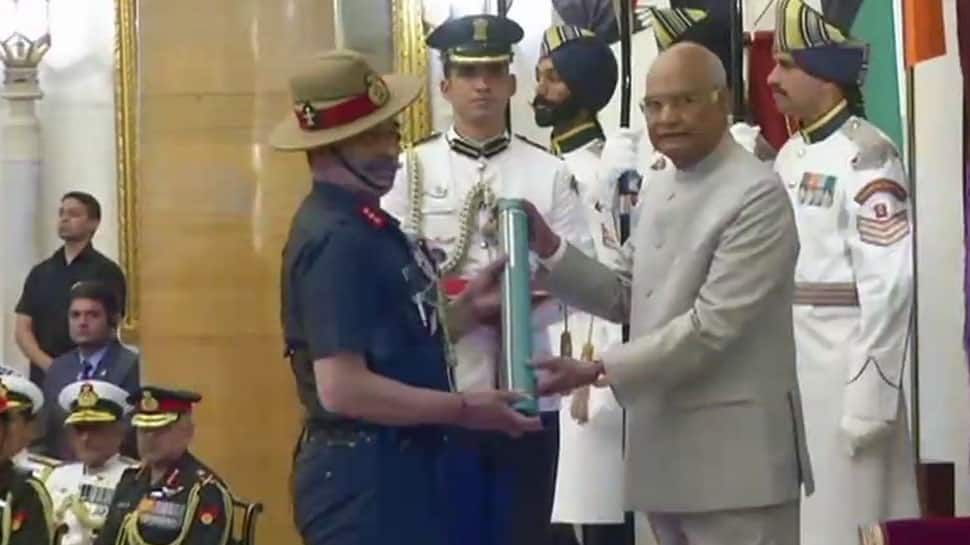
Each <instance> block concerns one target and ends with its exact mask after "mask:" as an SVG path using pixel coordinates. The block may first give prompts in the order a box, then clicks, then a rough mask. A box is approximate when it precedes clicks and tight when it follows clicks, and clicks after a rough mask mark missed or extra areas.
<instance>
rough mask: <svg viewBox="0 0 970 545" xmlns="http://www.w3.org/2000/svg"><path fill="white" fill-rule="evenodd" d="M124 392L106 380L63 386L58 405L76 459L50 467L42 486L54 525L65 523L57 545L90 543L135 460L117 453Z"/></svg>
mask: <svg viewBox="0 0 970 545" xmlns="http://www.w3.org/2000/svg"><path fill="white" fill-rule="evenodd" d="M127 397H128V392H126V391H125V390H123V389H121V388H119V387H118V386H115V385H114V384H111V383H109V382H104V381H99V380H90V381H80V382H75V383H72V384H69V385H67V386H66V387H65V388H64V389H63V390H62V391H61V393H60V395H59V396H58V404H59V405H60V406H61V408H62V409H63V410H64V412H65V414H66V415H67V418H66V419H65V421H64V424H65V426H67V427H68V430H69V437H70V439H71V442H72V443H73V447H74V452H76V453H77V455H78V459H79V460H80V461H78V462H73V463H69V464H63V465H61V466H59V467H57V468H55V469H54V470H53V471H52V472H51V474H50V477H48V479H47V481H46V482H45V483H44V484H45V485H46V486H47V490H48V491H49V492H50V495H51V501H52V504H53V507H54V521H55V522H56V523H58V524H66V525H67V533H66V534H65V535H64V536H63V537H62V538H61V543H60V544H59V545H91V544H92V543H94V540H95V538H96V537H97V534H98V532H100V530H101V527H102V526H103V525H104V520H105V517H106V516H107V514H108V507H109V506H110V505H111V498H112V497H113V496H114V492H115V487H116V486H117V485H118V481H119V480H121V475H122V473H124V471H125V470H126V469H129V468H131V467H134V466H135V465H137V462H136V461H135V460H132V459H130V458H125V457H124V456H121V455H120V454H119V450H120V449H121V442H122V440H124V437H125V433H126V430H127V423H126V422H125V416H126V415H127V413H128V411H129V408H130V407H129V405H128V403H127V402H126V398H127Z"/></svg>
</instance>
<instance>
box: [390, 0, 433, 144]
mask: <svg viewBox="0 0 970 545" xmlns="http://www.w3.org/2000/svg"><path fill="white" fill-rule="evenodd" d="M392 9H393V10H394V11H393V14H392V17H391V20H392V21H393V25H394V28H393V29H392V32H393V33H394V71H395V72H400V73H402V74H413V75H416V76H418V77H421V78H424V79H425V80H427V77H428V47H427V46H426V45H425V44H424V20H423V16H422V15H423V10H422V0H394V3H393V7H392ZM400 121H401V134H402V138H403V141H404V144H405V145H408V144H412V143H414V142H418V141H420V140H423V139H424V138H425V137H427V136H428V135H429V134H431V102H430V100H429V98H428V90H427V85H425V89H424V91H422V92H421V96H420V97H418V100H416V101H415V102H414V104H412V105H411V107H410V108H408V109H407V110H405V111H404V113H402V114H401V118H400Z"/></svg>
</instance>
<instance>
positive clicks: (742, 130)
mask: <svg viewBox="0 0 970 545" xmlns="http://www.w3.org/2000/svg"><path fill="white" fill-rule="evenodd" d="M648 9H649V11H650V17H651V20H652V21H653V24H652V26H653V33H654V36H655V37H656V40H657V51H658V52H661V53H662V52H664V51H666V50H667V49H669V48H671V47H672V46H674V45H676V44H679V43H693V44H697V45H700V46H702V47H704V48H705V49H707V50H708V51H710V52H711V53H713V54H714V55H716V56H717V58H718V60H719V61H720V62H721V64H722V65H723V66H724V70H725V71H726V72H728V73H730V72H731V65H732V58H731V23H730V21H728V20H727V19H726V18H725V17H724V15H723V14H720V13H718V12H717V10H702V9H695V8H669V9H667V8H663V9H662V8H654V7H651V8H648ZM741 84H742V85H743V84H744V83H743V82H742V83H741ZM726 93H727V94H728V97H727V100H728V103H729V104H730V89H728V90H726ZM709 98H710V97H708V96H703V93H702V94H701V95H697V96H681V97H677V98H676V99H675V100H678V101H682V102H684V103H685V104H684V105H690V103H693V102H696V101H704V100H706V99H709ZM639 105H640V111H641V112H643V114H644V115H646V114H647V113H648V111H647V110H648V109H649V108H650V107H651V106H654V107H655V106H656V105H655V104H654V105H650V104H648V103H647V101H646V100H641V101H640V104H639ZM731 114H732V119H733V120H734V122H733V123H732V124H731V125H730V128H729V130H730V132H731V136H732V137H733V138H734V140H735V141H737V142H738V143H739V144H741V146H743V147H744V148H745V149H746V150H748V151H750V152H752V153H754V154H755V156H757V157H758V159H760V160H762V161H771V160H773V159H774V157H775V155H776V150H775V149H774V148H772V147H771V144H769V143H768V141H767V140H765V139H764V137H763V136H762V135H761V129H760V128H759V127H757V126H755V125H749V124H748V123H745V122H744V121H743V120H741V119H737V112H731ZM642 137H643V131H641V130H640V129H620V130H619V131H617V132H616V133H615V134H611V135H610V138H609V139H608V140H607V143H606V146H605V147H604V148H603V154H602V157H603V161H602V162H601V165H602V168H601V169H600V171H599V173H598V176H599V180H600V183H599V185H600V187H601V191H603V192H605V193H604V194H601V197H600V198H601V199H602V200H604V202H615V199H616V198H617V195H616V184H617V180H619V178H620V177H621V176H622V175H623V174H624V173H625V172H627V171H635V170H637V168H638V166H641V165H649V168H650V170H649V171H648V172H641V174H643V175H644V183H645V184H646V183H649V181H650V179H651V178H652V177H653V176H652V173H653V172H656V171H660V170H667V169H672V168H674V166H673V164H671V161H670V158H669V157H665V156H664V155H663V153H662V152H660V150H659V149H658V148H657V144H656V142H651V143H652V144H653V146H654V151H655V153H654V156H653V157H650V158H649V159H648V160H645V161H642V160H640V159H639V157H638V154H639V153H640V150H641V149H642V147H641V146H640V139H641V138H642ZM636 213H638V212H636Z"/></svg>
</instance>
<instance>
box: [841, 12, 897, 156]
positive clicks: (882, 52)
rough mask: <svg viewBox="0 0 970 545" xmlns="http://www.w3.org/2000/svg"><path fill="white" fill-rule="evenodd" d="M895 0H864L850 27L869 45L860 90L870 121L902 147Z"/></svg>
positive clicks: (856, 35)
mask: <svg viewBox="0 0 970 545" xmlns="http://www.w3.org/2000/svg"><path fill="white" fill-rule="evenodd" d="M894 3H895V0H865V1H864V2H862V8H861V9H860V11H859V14H858V16H857V17H856V19H855V24H854V25H853V26H852V32H851V33H852V35H854V36H855V37H856V38H858V39H860V40H865V41H867V42H869V44H870V45H871V50H870V55H869V75H868V76H867V77H866V84H865V88H864V89H863V93H864V96H865V100H866V115H867V117H868V118H869V120H870V121H872V122H873V123H874V124H875V125H876V126H878V127H879V128H880V129H881V130H882V131H883V132H885V133H886V134H887V135H889V137H890V138H892V140H893V142H895V143H896V146H897V147H898V148H899V149H900V150H902V149H903V120H902V113H901V112H902V110H901V108H900V100H901V97H900V96H899V78H900V76H901V75H900V74H899V70H898V67H897V62H896V61H897V59H896V40H897V39H901V38H902V36H901V33H900V35H897V25H896V19H895V17H894V16H893V4H894Z"/></svg>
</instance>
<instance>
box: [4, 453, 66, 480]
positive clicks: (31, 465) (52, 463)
mask: <svg viewBox="0 0 970 545" xmlns="http://www.w3.org/2000/svg"><path fill="white" fill-rule="evenodd" d="M60 463H61V461H60V460H56V459H54V458H48V457H47V456H41V455H39V454H34V453H32V452H30V451H28V450H27V449H24V450H21V451H20V452H18V453H17V454H15V455H14V456H13V465H14V467H17V468H20V469H22V470H24V471H29V472H30V474H31V475H33V476H34V477H35V478H37V480H39V481H41V482H44V481H46V480H47V478H48V477H49V476H50V474H51V472H52V471H54V469H55V468H57V467H58V466H59V465H60Z"/></svg>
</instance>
